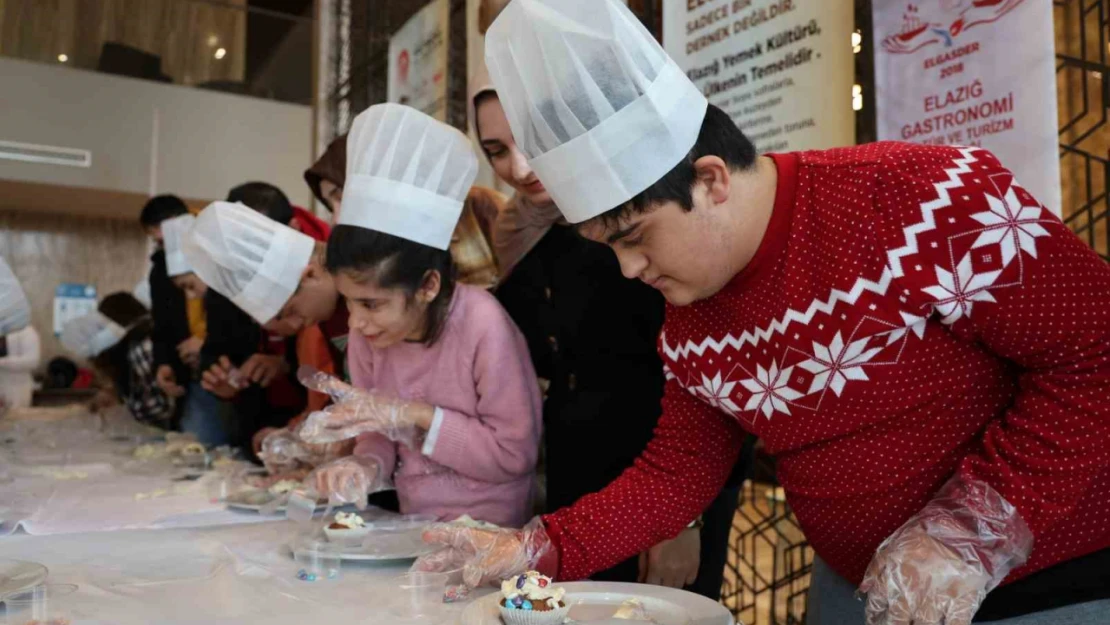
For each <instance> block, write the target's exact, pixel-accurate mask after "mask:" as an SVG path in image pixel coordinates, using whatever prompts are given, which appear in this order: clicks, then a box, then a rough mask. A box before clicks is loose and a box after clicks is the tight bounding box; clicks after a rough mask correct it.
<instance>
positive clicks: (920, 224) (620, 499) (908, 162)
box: [545, 143, 1110, 582]
mask: <svg viewBox="0 0 1110 625" xmlns="http://www.w3.org/2000/svg"><path fill="white" fill-rule="evenodd" d="M775 161H776V165H777V166H778V170H779V189H778V194H777V197H776V207H775V211H774V215H773V216H772V219H771V224H770V226H769V227H768V233H767V235H766V236H765V238H764V241H763V243H762V244H761V246H760V249H759V251H758V252H757V254H756V257H755V258H754V259H753V261H752V263H751V264H750V265H749V266H748V267H747V268H746V269H745V270H744V271H743V272H742V273H741V274H740V275H738V276H737V277H736V278H734V280H733V281H732V282H731V283H730V284H729V285H728V286H727V287H726V288H725V289H724V290H722V291H721V292H720V293H718V294H717V295H715V296H713V297H712V298H709V299H707V300H704V301H701V302H697V303H695V304H693V305H691V306H687V307H682V308H675V307H669V308H668V310H667V320H666V324H665V325H664V330H663V334H662V336H661V337H660V341H659V345H660V352H661V354H662V355H663V360H664V363H665V366H666V374H667V377H668V386H667V395H666V397H665V398H664V415H663V417H662V418H661V419H660V426H659V429H658V430H657V433H656V440H655V441H653V442H652V444H651V445H649V447H648V449H647V450H646V451H645V454H644V456H643V457H642V458H641V460H640V461H638V462H637V464H636V466H635V467H634V468H633V469H631V470H629V471H628V472H626V473H625V474H624V475H623V476H622V477H621V479H619V480H618V481H616V482H614V483H613V484H612V485H610V487H608V488H607V489H605V490H604V491H602V492H600V493H596V494H594V495H590V496H588V497H586V498H583V500H582V501H581V502H580V504H579V505H576V506H574V507H572V508H568V509H565V510H563V511H559V512H557V513H555V514H553V515H549V516H548V517H546V518H545V520H546V521H547V524H548V528H549V533H551V534H552V535H553V537H554V540H555V541H556V543H557V544H558V545H559V548H560V554H561V560H560V575H561V576H563V577H580V576H584V575H587V574H589V573H590V572H591V571H593V570H596V569H599V568H604V566H608V564H609V563H611V562H616V561H619V559H621V557H623V556H626V555H629V554H630V553H635V552H637V551H639V550H641V547H643V546H646V545H650V544H653V542H657V541H658V540H662V539H665V538H668V537H670V536H673V535H674V534H677V532H678V531H680V530H681V527H682V525H684V524H685V523H686V522H688V521H689V520H690V519H691V518H693V517H694V516H696V515H697V514H698V512H700V510H701V509H702V508H704V506H705V505H707V504H708V503H709V501H710V500H711V499H712V497H713V496H714V495H715V493H716V491H715V490H714V488H716V487H718V486H719V485H720V483H722V482H723V481H724V478H725V476H727V473H728V468H730V467H731V464H729V465H728V466H727V467H722V466H720V465H721V464H722V463H728V462H730V461H729V457H730V456H729V452H728V450H727V449H725V448H724V447H727V446H731V445H737V444H738V443H737V441H738V440H739V436H740V434H738V432H737V430H739V429H740V428H742V429H743V430H745V431H747V432H751V433H754V434H756V435H758V436H759V437H760V438H761V439H762V440H763V442H764V444H765V446H766V448H767V450H768V451H769V452H770V453H771V454H773V455H774V456H775V457H776V461H777V465H778V474H779V479H780V481H781V483H782V485H783V487H784V488H785V489H786V491H787V494H788V500H789V502H790V504H791V506H792V507H793V509H794V511H795V513H796V514H797V516H798V518H799V520H800V522H801V523H802V526H803V529H804V530H805V532H806V535H807V537H808V538H809V540H810V542H811V544H812V545H813V546H814V547H815V549H816V550H817V552H818V553H819V554H820V555H821V556H822V558H823V559H824V560H825V561H826V562H828V563H829V564H830V566H832V567H833V568H834V569H836V570H837V571H838V572H840V573H841V574H842V575H844V576H845V577H847V578H848V579H850V580H853V581H856V582H858V581H859V579H860V578H861V577H862V574H863V571H864V569H865V568H866V566H867V564H868V563H869V562H870V559H871V557H872V556H873V554H874V551H875V549H876V548H877V547H878V545H879V543H880V542H881V541H882V540H883V539H884V538H885V537H886V536H888V535H889V534H890V533H892V532H893V531H894V530H895V529H897V528H898V527H899V526H900V525H901V524H902V523H904V522H905V521H906V520H907V519H908V518H909V517H910V516H912V515H913V514H914V513H915V512H917V511H918V510H920V509H921V507H922V506H924V504H925V503H926V502H927V501H928V500H929V499H930V498H931V497H932V495H933V493H935V492H936V491H937V489H939V487H940V486H941V485H942V484H943V483H944V482H945V481H947V479H948V478H950V477H951V476H952V475H953V473H955V472H957V471H960V472H964V473H966V474H967V475H968V476H970V477H974V478H977V479H982V480H984V481H986V482H988V483H989V484H991V485H992V486H994V487H995V488H996V489H998V490H999V491H1000V492H1001V493H1002V494H1003V495H1004V496H1005V497H1006V498H1007V499H1008V500H1010V501H1011V502H1012V503H1013V504H1014V505H1015V506H1016V507H1017V508H1018V509H1019V511H1020V512H1021V513H1022V516H1023V518H1025V520H1026V521H1027V523H1029V525H1030V527H1031V528H1032V529H1033V531H1034V534H1035V536H1036V538H1037V543H1036V546H1035V548H1034V553H1033V557H1032V558H1031V560H1030V562H1029V563H1028V565H1027V566H1026V567H1025V568H1024V569H1023V570H1021V571H1018V572H1017V573H1016V574H1015V577H1017V576H1021V575H1024V574H1028V573H1029V572H1033V571H1036V570H1040V569H1043V568H1045V567H1047V566H1051V565H1052V564H1055V563H1057V562H1060V561H1062V560H1066V559H1069V558H1073V557H1076V556H1079V555H1083V554H1085V553H1089V552H1091V551H1094V550H1096V549H1100V548H1104V547H1107V546H1110V472H1108V470H1107V466H1108V464H1110V462H1108V452H1107V450H1106V446H1105V445H1102V444H1100V443H1099V442H1098V441H1099V440H1100V439H1101V440H1105V439H1106V437H1107V436H1108V435H1110V406H1108V405H1107V402H1106V401H1105V399H1106V391H1107V390H1108V389H1110V267H1108V266H1107V265H1106V264H1105V263H1104V262H1103V261H1102V260H1101V259H1099V258H1098V257H1097V256H1096V255H1094V254H1093V253H1092V252H1091V251H1090V250H1089V249H1087V248H1086V246H1085V245H1084V244H1083V243H1082V242H1080V241H1079V240H1078V238H1076V237H1075V236H1074V235H1073V234H1072V233H1071V232H1070V231H1068V229H1067V228H1066V227H1065V226H1064V225H1063V224H1062V223H1061V222H1060V220H1059V219H1057V218H1056V217H1054V216H1053V215H1052V214H1051V213H1050V211H1048V210H1047V209H1045V208H1044V207H1042V206H1041V205H1040V204H1039V203H1038V202H1037V201H1036V200H1035V199H1034V198H1033V197H1032V196H1031V195H1030V194H1029V193H1028V192H1027V191H1026V190H1025V189H1023V188H1022V187H1021V186H1020V185H1019V184H1018V183H1017V182H1016V181H1015V180H1014V178H1013V176H1012V174H1010V172H1008V171H1007V170H1005V169H1004V168H1003V167H1002V166H1001V164H1000V163H999V162H998V161H997V159H996V158H995V157H994V156H993V155H991V154H990V153H989V152H986V151H984V150H981V149H975V148H952V147H934V146H916V145H909V144H900V143H878V144H871V145H867V146H859V147H854V148H844V149H837V150H829V151H821V152H802V153H796V154H789V155H783V156H776V157H775ZM683 391H685V392H683ZM738 425H739V426H740V427H739V428H738V427H737V426H738ZM717 480H719V481H717ZM706 482H709V483H706ZM658 497H663V498H665V499H666V501H663V502H656V501H653V500H652V498H658ZM630 502H634V507H635V512H634V513H633V518H635V519H637V520H638V524H637V525H635V527H627V525H626V524H624V523H621V522H620V521H619V520H617V519H613V518H612V515H613V514H622V513H626V512H625V511H626V510H627V509H628V508H629V506H630ZM647 502H651V504H654V505H656V506H657V509H655V510H652V511H651V512H650V513H649V511H648V510H647V509H646V507H647V506H648V505H650V504H649V503H647ZM599 518H600V519H605V521H604V523H605V524H606V525H605V526H606V527H607V528H609V529H608V530H607V531H606V532H603V534H604V535H601V534H599V533H598V532H597V531H596V527H594V526H591V523H595V522H596V521H595V519H599ZM614 527H620V530H619V531H614V530H613V528H614Z"/></svg>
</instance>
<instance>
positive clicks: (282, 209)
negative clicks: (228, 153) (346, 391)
mask: <svg viewBox="0 0 1110 625" xmlns="http://www.w3.org/2000/svg"><path fill="white" fill-rule="evenodd" d="M227 201H228V202H231V203H241V204H242V205H244V206H246V207H247V208H250V209H252V210H254V211H255V212H256V213H258V214H259V215H262V216H265V217H267V218H269V219H270V220H271V221H273V222H275V223H277V224H279V225H283V226H286V227H288V229H291V230H293V231H295V232H298V233H301V234H305V235H306V236H307V237H308V239H309V240H313V239H314V240H316V241H326V240H327V236H328V234H329V232H330V229H329V228H328V226H327V224H325V223H324V222H322V221H320V220H318V219H316V218H315V217H312V216H311V215H309V214H308V213H307V212H306V211H303V210H299V209H297V208H296V207H294V206H292V205H291V204H290V203H289V199H288V198H287V197H286V195H285V193H283V192H282V191H281V190H280V189H278V188H277V187H275V186H273V185H271V184H268V183H264V182H248V183H245V184H242V185H239V186H237V187H235V188H233V189H232V190H231V191H229V192H228V200H227ZM294 226H296V227H294ZM201 279H202V280H203V281H205V282H206V283H207V280H204V276H203V275H202V276H201ZM208 286H209V287H213V285H212V284H208ZM205 307H206V310H207V311H208V338H207V339H206V341H205V344H204V347H203V349H202V350H201V371H202V372H203V373H202V374H201V385H202V387H204V388H205V390H208V391H209V392H211V393H213V394H215V395H216V396H217V397H220V398H221V399H224V400H226V401H227V402H230V403H225V404H224V405H223V406H222V409H223V414H224V415H225V420H230V421H231V422H232V423H233V424H234V428H233V433H232V438H233V441H234V444H235V445H237V446H241V447H244V448H246V449H251V448H252V446H253V438H254V435H255V434H256V433H257V432H258V431H259V430H261V429H263V428H265V427H281V426H283V425H284V424H285V423H287V422H288V421H289V420H290V419H291V418H292V417H294V416H296V415H297V414H299V413H300V412H301V411H302V410H303V409H304V407H305V403H306V399H307V396H306V392H305V389H304V388H303V387H302V386H301V385H300V384H299V383H298V382H297V380H296V377H295V373H296V370H297V361H296V338H295V336H296V334H297V332H296V330H295V329H290V328H282V327H281V326H282V322H280V321H278V322H275V323H273V324H271V325H270V327H269V329H265V328H263V327H262V326H261V324H260V323H259V322H258V320H257V319H255V318H253V317H252V316H251V315H250V314H249V313H247V312H245V309H244V308H243V307H242V306H239V305H237V304H236V303H235V302H233V301H231V299H229V298H228V297H226V296H225V295H224V294H223V293H222V292H221V289H220V288H210V289H209V290H208V292H207V294H206V295H205ZM232 368H236V369H237V373H239V374H242V376H243V384H242V385H241V387H240V388H234V387H232V386H230V385H228V384H226V383H225V382H226V377H225V376H226V374H227V373H228V372H229V371H230V369H232Z"/></svg>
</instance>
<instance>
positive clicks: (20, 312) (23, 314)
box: [0, 258, 31, 336]
mask: <svg viewBox="0 0 1110 625" xmlns="http://www.w3.org/2000/svg"><path fill="white" fill-rule="evenodd" d="M30 323H31V305H30V304H28V303H27V295H26V294H24V293H23V287H22V286H20V285H19V280H18V279H17V278H16V277H15V274H14V273H12V268H11V267H9V266H8V263H7V262H5V261H4V259H3V258H0V336H3V335H5V334H11V333H12V332H16V331H18V330H22V329H23V328H26V327H27V325H28V324H30Z"/></svg>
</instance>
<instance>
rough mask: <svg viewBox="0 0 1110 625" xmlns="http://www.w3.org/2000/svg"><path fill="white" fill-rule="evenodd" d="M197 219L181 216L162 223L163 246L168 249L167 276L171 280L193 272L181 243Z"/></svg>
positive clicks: (190, 216)
mask: <svg viewBox="0 0 1110 625" xmlns="http://www.w3.org/2000/svg"><path fill="white" fill-rule="evenodd" d="M196 219H197V218H196V217H194V216H192V215H179V216H177V217H174V218H173V219H167V220H166V221H163V222H162V242H163V243H162V244H163V246H164V247H165V248H166V275H168V276H169V277H171V278H172V277H174V276H180V275H182V274H185V273H189V272H190V271H192V270H193V269H192V267H190V266H189V261H188V260H187V259H186V258H185V252H184V251H182V249H181V243H182V241H183V240H184V239H185V235H186V233H188V232H189V229H190V228H192V227H193V223H194V222H195V221H196Z"/></svg>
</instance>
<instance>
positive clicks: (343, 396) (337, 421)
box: [297, 366, 417, 449]
mask: <svg viewBox="0 0 1110 625" xmlns="http://www.w3.org/2000/svg"><path fill="white" fill-rule="evenodd" d="M297 378H298V379H299V380H300V381H301V384H303V385H304V386H305V387H306V388H309V389H312V390H314V391H318V392H320V393H327V394H328V395H329V396H330V397H331V398H332V405H331V406H328V407H327V408H325V409H324V410H321V411H318V412H314V413H312V414H310V415H308V418H307V419H305V422H304V425H302V426H301V429H300V437H301V439H302V440H304V441H305V442H308V443H334V442H337V441H341V440H345V439H348V438H354V437H356V436H358V435H359V434H366V433H370V432H376V433H378V434H382V435H384V436H385V437H386V438H388V439H390V440H392V441H395V442H398V443H402V444H405V445H407V446H409V447H410V448H413V449H416V448H417V445H416V436H417V429H416V425H415V423H414V419H413V418H414V415H413V414H412V413H413V410H412V409H411V408H412V403H411V402H407V401H404V400H400V399H396V398H393V397H387V396H384V395H379V394H376V393H372V392H370V391H364V390H362V389H359V388H355V387H353V386H351V385H350V384H347V383H345V382H342V381H341V380H339V379H337V378H335V377H332V376H330V375H327V374H325V373H321V372H320V371H317V370H316V369H313V368H312V367H308V366H304V367H301V368H300V370H299V371H298V372H297Z"/></svg>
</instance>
